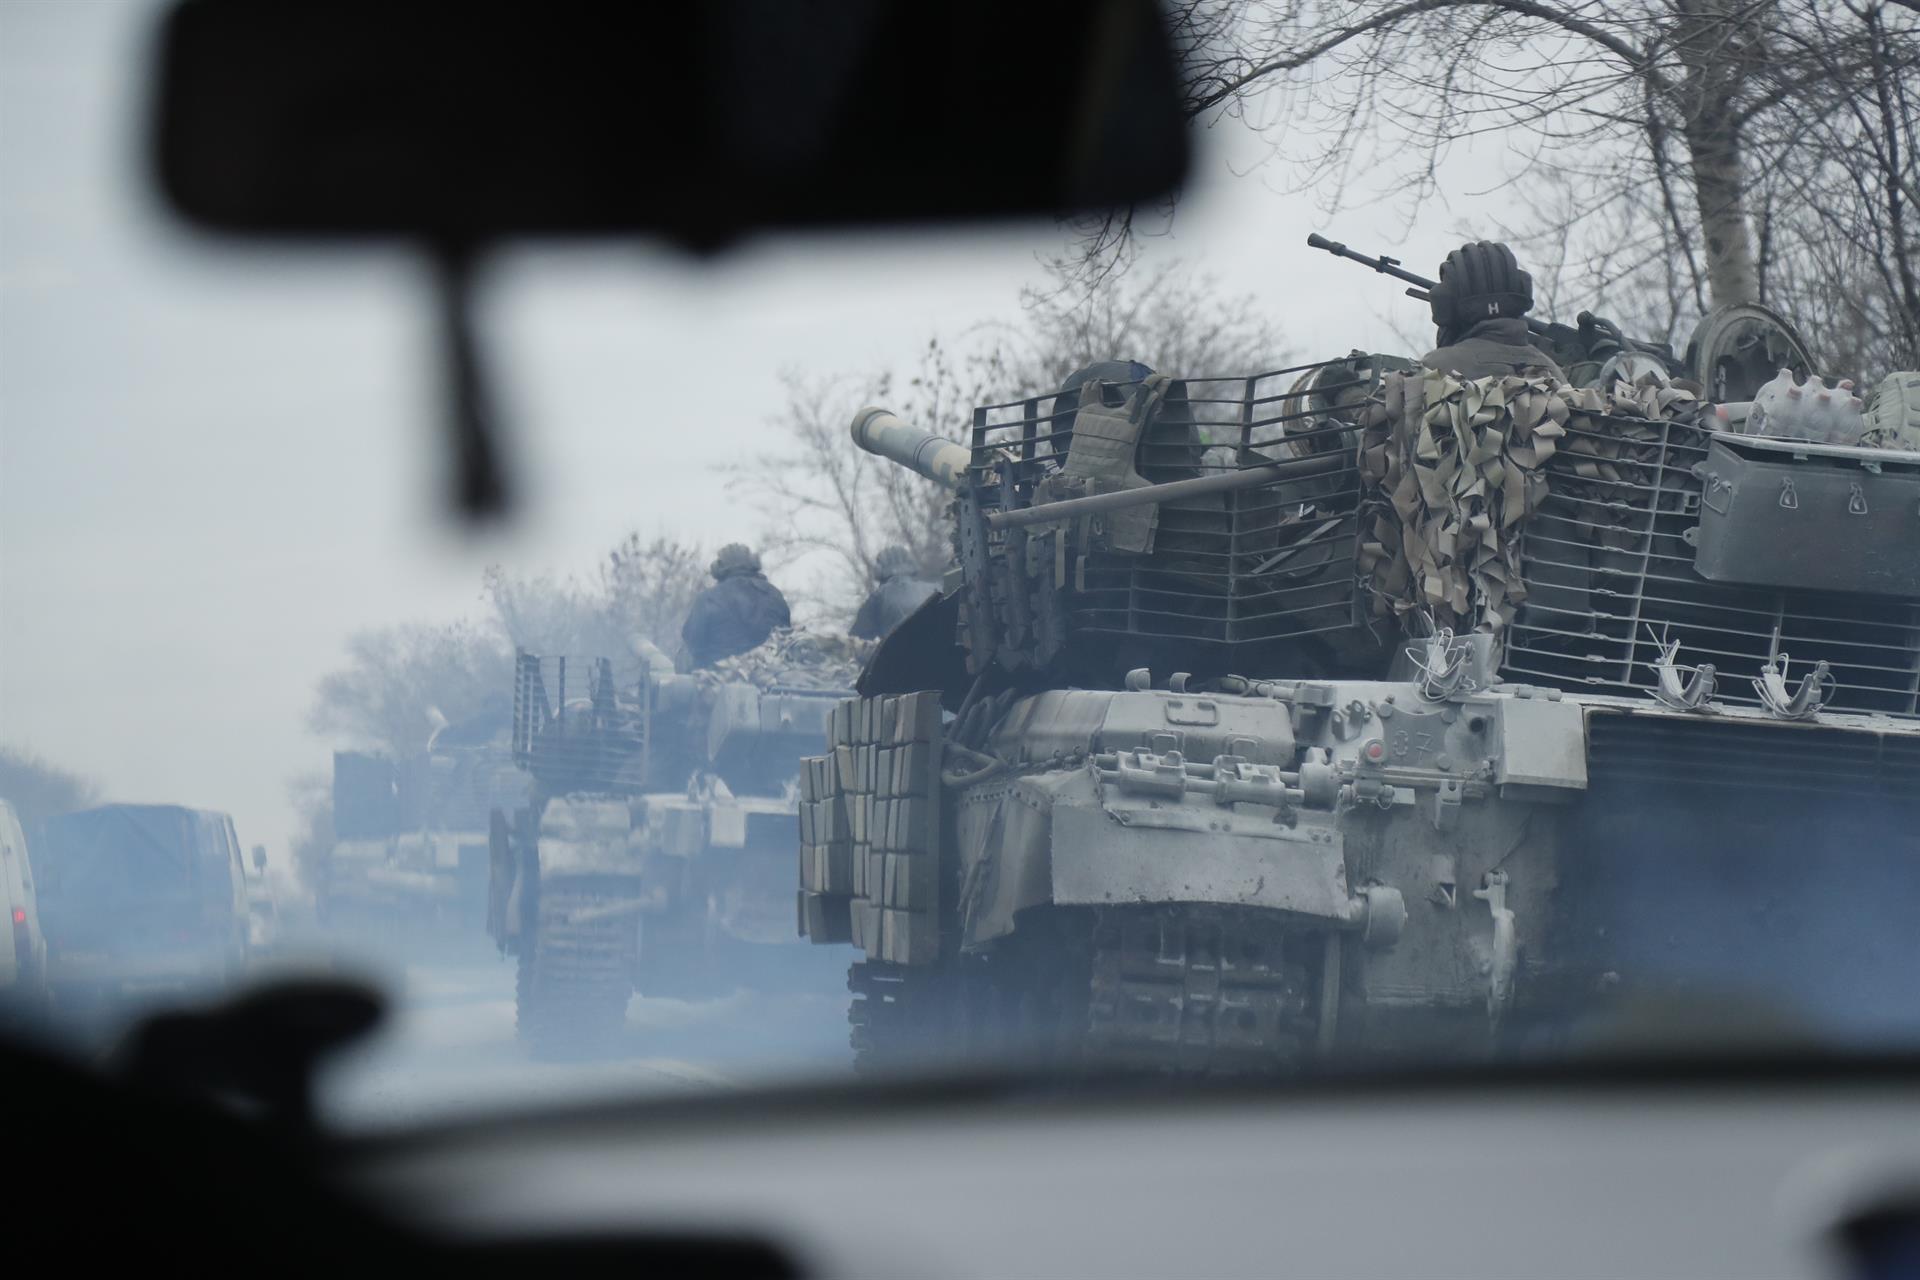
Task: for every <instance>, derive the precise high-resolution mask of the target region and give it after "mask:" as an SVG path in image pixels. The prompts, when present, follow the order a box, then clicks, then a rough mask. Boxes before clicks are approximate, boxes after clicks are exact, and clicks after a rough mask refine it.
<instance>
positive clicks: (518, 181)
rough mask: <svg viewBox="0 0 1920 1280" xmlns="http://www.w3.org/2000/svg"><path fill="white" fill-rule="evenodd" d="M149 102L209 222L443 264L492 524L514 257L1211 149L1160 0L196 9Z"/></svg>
mask: <svg viewBox="0 0 1920 1280" xmlns="http://www.w3.org/2000/svg"><path fill="white" fill-rule="evenodd" d="M154 103H155V113H154V120H153V133H152V142H153V164H154V174H155V177H156V178H157V180H158V183H159V186H160V189H161V191H162V193H163V194H164V196H165V198H166V200H167V201H168V202H169V203H170V204H171V206H172V207H173V209H174V210H175V211H176V212H177V213H179V214H180V215H181V216H183V217H184V218H186V219H187V220H188V221H190V222H192V223H195V224H197V225H199V226H200V227H202V228H203V229H206V230H209V231H214V232H218V233H223V234H228V235H238V236H246V237H252V238H261V239H268V240H289V239H329V238H339V237H360V236H384V237H404V238H407V239H411V240H414V241H416V242H417V243H419V244H421V245H422V246H424V247H425V248H427V249H428V251H429V252H430V253H431V254H432V255H433V258H434V262H435V266H436V268H437V281H438V284H437V288H438V290H439V293H440V315H441V317H442V321H441V324H442V335H443V345H442V361H443V363H444V366H445V369H446V374H447V385H448V388H449V402H448V403H449V409H450V412H449V413H448V416H447V424H448V427H449V429H450V438H449V443H450V447H451V453H452V456H453V459H454V464H455V465H454V475H453V480H454V486H453V490H454V500H455V504H456V506H457V508H458V509H459V511H460V512H461V513H462V514H463V515H465V516H467V517H468V518H479V517H486V516H492V515H497V514H500V513H502V512H504V511H505V510H506V509H507V507H508V505H509V496H510V495H509V492H508V487H507V483H506V481H507V477H506V475H505V471H504V468H503V466H502V464H501V462H500V456H499V455H500V450H499V448H498V445H497V442H496V440H495V432H494V427H493V421H492V419H493V413H492V411H491V408H490V406H489V403H488V394H487V386H486V379H485V377H484V375H483V368H484V364H483V361H482V359H481V357H480V352H479V350H478V344H477V342H476V341H475V338H474V335H473V327H472V321H471V316H472V307H471V300H470V292H471V286H472V274H473V264H474V261H475V256H476V254H477V253H478V252H480V251H482V250H484V249H485V248H486V247H487V246H488V245H490V244H493V243H495V242H497V241H500V240H503V239H507V238H510V237H516V236H528V235H538V236H579V235H598V236H608V235H616V236H627V235H635V234H651V235H658V236H662V237H665V238H667V239H669V240H671V241H673V242H676V243H678V244H681V245H684V246H686V247H688V248H691V249H695V250H699V251H712V250H716V249H719V248H723V247H725V246H726V245H728V244H730V243H732V242H733V241H735V240H738V239H739V238H741V237H742V236H745V235H748V234H750V233H752V232H755V231H761V230H771V229H793V228H808V227H835V226H872V225H902V224H914V223H929V222H946V221H964V220H978V219H984V218H1005V217H1014V216H1024V217H1032V216H1042V217H1046V216H1059V215H1063V214H1072V213H1077V212H1081V211H1085V210H1100V209H1110V208H1119V207H1124V206H1127V205H1131V204H1135V203H1138V202H1141V201H1145V200H1150V199H1153V198H1156V197H1159V196H1161V195H1163V194H1166V193H1168V192H1171V191H1172V190H1173V189H1174V188H1175V187H1176V186H1177V185H1178V183H1179V182H1180V179H1181V178H1182V177H1183V176H1184V174H1185V172H1186V168H1187V160H1188V147H1187V134H1186V121H1185V114H1184V111H1183V105H1182V99H1181V91H1180V77H1179V75H1178V68H1177V65H1176V61H1175V58H1174V55H1173V50H1172V45H1171V44H1170V42H1169V40H1168V38H1167V33H1166V30H1165V28H1164V26H1163V25H1162V22H1161V18H1160V14H1159V11H1158V10H1157V8H1156V7H1155V5H1154V3H1153V0H1047V2H1046V3H1041V4H1031V3H1028V2H1027V0H968V2H967V3H940V0H912V2H910V3H909V2H905V0H901V2H898V3H896V2H895V0H829V2H827V3H819V2H812V3H809V2H805V0H700V2H699V3H682V4H667V5H627V6H613V5H604V6H602V5H582V4H578V3H573V4H566V3H558V4H546V5H541V6H538V7H533V8H528V7H518V8H512V9H509V8H506V7H504V6H488V5H458V6H456V5H452V4H446V3H427V2H425V0H419V2H417V3H407V4H370V3H367V2H366V0H331V2H329V3H315V2H313V0H307V2H305V3H293V2H291V0H282V2H281V3H275V4H261V3H258V2H257V0H182V2H181V3H180V4H179V5H177V6H176V7H175V8H174V10H173V11H172V12H171V14H170V15H169V16H168V19H167V21H166V23H165V25H164V26H163V27H162V29H161V38H160V47H159V54H158V85H157V92H156V96H155V99H154Z"/></svg>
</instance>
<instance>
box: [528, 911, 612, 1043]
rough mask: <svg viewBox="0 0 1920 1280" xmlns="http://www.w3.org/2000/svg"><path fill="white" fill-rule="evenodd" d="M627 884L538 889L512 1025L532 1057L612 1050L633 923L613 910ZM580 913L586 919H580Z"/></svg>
mask: <svg viewBox="0 0 1920 1280" xmlns="http://www.w3.org/2000/svg"><path fill="white" fill-rule="evenodd" d="M633 892H634V891H633V889H632V888H631V887H616V886H606V885H597V884H593V883H591V882H588V883H583V884H579V885H574V884H569V883H567V882H565V881H559V882H548V883H543V884H542V885H541V887H540V904H539V915H538V920H539V927H538V929H537V931H536V933H535V935H534V942H533V945H532V946H530V947H527V948H524V949H522V951H521V952H520V964H519V975H518V983H517V986H516V991H515V995H516V1001H515V1015H516V1016H515V1025H516V1029H517V1030H518V1032H519V1035H520V1039H521V1040H522V1042H524V1043H525V1044H526V1045H527V1046H528V1047H529V1048H530V1049H532V1050H533V1051H534V1052H535V1053H536V1054H538V1055H541V1056H560V1055H565V1054H577V1053H582V1052H587V1053H591V1052H596V1051H600V1050H604V1049H606V1048H608V1047H610V1045H611V1043H612V1042H613V1040H614V1039H616V1038H617V1036H618V1033H619V1030H620V1028H621V1026H622V1025H623V1024H624V1022H625V1018H626V1009H627V999H628V997H630V996H631V995H632V994H633V961H634V944H635V938H636V928H635V920H634V916H633V914H632V913H631V912H616V913H609V914H594V912H595V911H596V909H598V908H606V907H618V906H620V905H622V904H624V903H625V902H626V901H627V900H628V899H630V898H631V897H632V896H633ZM582 917H584V918H582Z"/></svg>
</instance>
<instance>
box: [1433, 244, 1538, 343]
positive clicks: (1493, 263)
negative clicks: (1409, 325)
mask: <svg viewBox="0 0 1920 1280" xmlns="http://www.w3.org/2000/svg"><path fill="white" fill-rule="evenodd" d="M1428 298H1429V305H1431V306H1432V308H1433V322H1434V324H1436V325H1438V326H1439V327H1440V331H1441V333H1442V334H1446V333H1449V332H1456V333H1457V332H1458V331H1460V330H1462V329H1465V328H1467V327H1468V326H1469V325H1473V324H1477V323H1479V322H1480V321H1482V320H1494V319H1498V318H1500V317H1502V316H1524V315H1526V314H1527V312H1529V311H1531V310H1533V277H1532V276H1530V275H1528V274H1527V273H1526V272H1524V271H1522V270H1521V269H1520V262H1519V259H1517V258H1515V257H1514V256H1513V250H1512V249H1509V248H1508V247H1507V246H1506V245H1504V244H1500V243H1498V242H1497V241H1491V240H1481V241H1479V242H1477V243H1474V244H1463V245H1461V246H1460V247H1459V248H1458V249H1455V250H1454V251H1453V252H1452V253H1450V254H1448V255H1447V260H1446V261H1445V262H1442V263H1441V264H1440V284H1439V287H1438V288H1436V289H1434V290H1432V291H1431V293H1430V294H1429V295H1428ZM1442 340H1443V341H1444V340H1445V339H1444V338H1443V339H1442Z"/></svg>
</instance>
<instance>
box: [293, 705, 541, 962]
mask: <svg viewBox="0 0 1920 1280" xmlns="http://www.w3.org/2000/svg"><path fill="white" fill-rule="evenodd" d="M510 727H511V719H510V716H509V714H508V712H507V709H506V705H505V700H504V698H503V699H502V701H501V705H500V708H499V709H498V710H497V711H495V712H493V713H491V714H482V715H480V716H478V717H476V718H474V719H473V720H472V721H470V722H467V723H463V724H458V725H446V726H443V727H442V728H440V729H439V730H438V731H436V732H435V734H434V735H433V737H432V739H431V740H430V741H429V743H428V745H427V747H426V749H425V750H423V751H420V752H417V753H415V754H413V755H410V756H405V757H402V758H399V759H395V758H393V757H391V756H387V755H381V754H376V753H371V752H358V751H336V752H335V753H334V757H333V833H334V843H333V846H332V848H331V849H330V850H329V851H328V856H327V858H326V859H325V861H324V863H323V864H322V865H321V866H320V867H319V868H317V874H314V875H313V879H314V897H315V907H316V910H317V911H318V913H319V916H320V919H321V922H322V923H323V924H324V925H325V926H326V927H327V928H328V929H330V930H332V931H334V932H336V933H341V934H346V935H349V936H352V937H353V938H354V939H355V941H356V942H357V943H360V944H363V945H367V946H371V947H374V948H376V949H380V950H398V951H401V952H405V953H409V954H419V953H422V952H435V951H448V950H460V949H463V948H467V947H471V946H473V945H474V940H475V939H476V938H477V937H478V931H479V929H480V927H481V925H482V923H483V922H484V920H485V918H486V905H487V882H488V876H489V861H488V831H489V815H490V813H491V811H492V809H493V808H494V807H496V806H500V805H512V804H514V803H516V802H518V800H519V799H520V798H521V797H524V796H525V794H526V789H527V785H528V778H527V775H526V774H525V773H523V772H521V770H520V769H519V768H518V767H517V766H516V765H515V763H514V760H513V755H512V751H511V748H510V746H509V743H508V732H509V729H510Z"/></svg>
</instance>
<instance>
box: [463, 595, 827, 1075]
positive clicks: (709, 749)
mask: <svg viewBox="0 0 1920 1280" xmlns="http://www.w3.org/2000/svg"><path fill="white" fill-rule="evenodd" d="M849 643H850V642H846V641H844V640H841V639H839V638H837V637H831V636H818V635H813V634H811V633H807V632H804V631H792V630H783V631H779V632H776V633H775V634H774V635H773V637H771V638H770V639H769V640H768V641H767V642H766V643H765V644H764V645H762V646H761V647H760V648H759V649H757V650H755V651H754V652H752V653H750V654H747V655H742V656H740V657H737V658H734V659H729V660H726V661H724V662H722V663H720V664H719V666H718V667H717V668H716V669H713V670H705V671H695V672H676V671H675V670H674V669H673V666H672V664H671V663H669V662H668V661H666V659H665V658H664V656H663V655H659V654H657V653H656V654H654V655H653V656H652V657H651V660H648V659H644V658H643V659H641V660H638V661H637V662H627V663H622V662H617V661H615V660H614V659H611V658H604V657H602V658H588V659H577V658H574V659H570V658H568V657H564V656H559V655H537V654H533V653H526V652H522V653H520V654H519V655H518V658H517V660H516V671H515V685H514V718H513V752H514V759H515V760H516V761H517V762H518V763H519V764H520V765H521V766H522V767H523V768H524V769H525V770H526V772H527V773H528V774H529V775H530V776H531V778H532V785H531V788H530V792H529V795H528V798H527V801H526V803H524V804H522V805H520V806H519V807H517V808H516V809H514V810H513V811H512V812H511V814H509V813H508V812H506V811H499V812H496V813H495V814H494V816H493V824H492V843H491V849H492V856H491V879H490V891H489V895H488V932H489V934H490V936H491V937H492V938H493V940H494V941H495V943H496V944H497V945H498V946H499V947H500V949H501V950H502V951H503V952H505V953H508V954H511V955H512V956H513V957H514V958H515V961H516V965H517V972H518V982H517V993H516V1008H517V1015H518V1016H517V1023H518V1028H519V1032H520V1035H521V1037H522V1039H523V1040H524V1041H525V1042H526V1043H527V1044H528V1045H529V1046H530V1048H531V1049H532V1050H533V1051H534V1052H536V1053H541V1054H549V1053H560V1052H577V1051H581V1050H588V1051H592V1050H598V1049H602V1048H605V1047H606V1046H607V1045H608V1044H609V1043H610V1041H611V1038H612V1037H613V1036H614V1035H615V1034H616V1033H617V1031H618V1029H619V1027H620V1025H621V1022H622V1019H623V1017H624V1013H625V1009H626V1006H627V1001H628V999H629V998H630V997H631V996H632V995H633V994H634V993H635V992H636V991H638V992H640V993H641V994H644V995H659V996H670V997H676V998H681V999H708V998H712V997H714V996H718V995H723V994H726V993H728V992H730V991H732V990H734V989H736V988H739V987H747V988H754V989H763V990H764V989H801V990H808V989H814V988H819V989H822V990H825V989H832V990H836V991H837V990H839V989H840V988H841V986H842V982H843V975H844V971H845V966H846V961H847V959H848V957H847V956H846V955H844V954H835V953H822V952H818V951H817V950H813V949H810V948H808V947H806V946H805V945H803V944H802V943H801V940H800V938H799V936H798V934H797V932H796V929H795V921H794V899H793V887H794V880H793V871H792V862H791V832H792V828H793V823H794V821H795V815H796V814H797V812H798V781H797V773H798V768H799V760H800V759H801V757H802V756H803V755H806V754H809V753H815V752H818V751H819V750H820V749H821V748H822V747H823V746H824V744H825V741H826V726H827V719H828V716H829V714H830V713H831V711H832V709H833V707H834V706H836V705H837V704H838V703H839V702H840V701H841V700H843V699H844V698H845V697H847V696H848V695H849V693H850V692H851V684H852V679H853V676H854V673H855V666H854V664H853V663H852V662H851V661H849V660H848V659H847V658H846V657H845V656H844V655H845V654H846V653H849V652H851V651H852V650H851V649H850V648H849Z"/></svg>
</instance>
